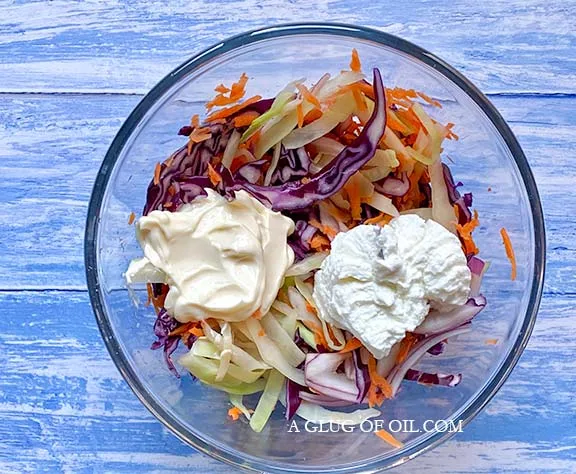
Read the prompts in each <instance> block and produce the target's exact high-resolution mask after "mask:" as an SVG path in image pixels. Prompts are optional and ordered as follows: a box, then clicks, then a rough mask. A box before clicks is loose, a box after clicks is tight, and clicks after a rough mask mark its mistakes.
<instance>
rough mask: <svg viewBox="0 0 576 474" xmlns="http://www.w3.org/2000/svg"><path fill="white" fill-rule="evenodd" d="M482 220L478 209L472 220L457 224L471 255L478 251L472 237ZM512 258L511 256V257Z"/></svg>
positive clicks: (465, 250)
mask: <svg viewBox="0 0 576 474" xmlns="http://www.w3.org/2000/svg"><path fill="white" fill-rule="evenodd" d="M479 223H480V222H479V221H478V211H476V210H475V211H474V217H473V218H472V220H471V221H470V222H468V223H466V224H464V225H460V224H457V225H456V230H457V231H458V235H459V236H460V238H461V239H462V241H463V245H462V246H463V248H464V253H465V254H467V255H469V254H472V255H476V254H477V253H478V247H476V244H475V243H474V240H473V239H472V232H473V231H474V229H475V228H476V227H478V224H479ZM500 233H501V234H502V231H500ZM502 239H504V235H502ZM504 245H506V243H504ZM509 258H510V257H509ZM515 277H516V275H515V274H514V278H515Z"/></svg>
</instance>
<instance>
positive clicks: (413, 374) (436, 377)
mask: <svg viewBox="0 0 576 474" xmlns="http://www.w3.org/2000/svg"><path fill="white" fill-rule="evenodd" d="M404 380H411V381H413V382H418V383H422V384H426V385H442V386H444V387H455V386H456V385H458V384H459V383H460V382H461V381H462V374H431V373H429V372H422V371H420V370H414V369H408V371H407V372H406V375H404Z"/></svg>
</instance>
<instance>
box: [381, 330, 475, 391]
mask: <svg viewBox="0 0 576 474" xmlns="http://www.w3.org/2000/svg"><path fill="white" fill-rule="evenodd" d="M469 330H470V323H466V324H462V325H461V326H459V327H457V328H455V329H451V330H449V331H444V332H441V333H440V334H434V335H431V336H428V337H426V338H424V339H422V340H421V341H420V342H418V343H417V344H416V345H415V346H414V347H413V348H412V349H411V350H410V352H409V353H408V356H407V357H406V359H404V362H402V363H401V364H399V365H397V366H396V367H394V369H392V372H391V373H390V374H389V375H388V381H389V383H390V385H391V387H392V395H396V393H397V392H398V389H399V388H400V384H401V383H402V380H403V379H404V377H405V375H406V373H407V372H408V370H410V369H411V368H412V367H414V366H415V365H416V363H417V362H418V361H419V360H420V359H421V358H422V357H423V356H424V355H426V353H427V352H428V350H429V349H431V348H432V347H434V346H435V345H436V344H438V343H439V342H442V341H443V340H445V339H448V338H450V337H453V336H458V335H459V334H464V333H466V332H468V331H469Z"/></svg>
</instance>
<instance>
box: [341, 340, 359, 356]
mask: <svg viewBox="0 0 576 474" xmlns="http://www.w3.org/2000/svg"><path fill="white" fill-rule="evenodd" d="M360 347H362V343H361V342H360V339H357V338H355V337H353V338H352V339H350V340H349V341H348V342H346V345H345V346H344V348H343V349H341V350H339V351H338V352H339V353H340V354H345V353H346V352H352V351H354V350H356V349H358V348H360Z"/></svg>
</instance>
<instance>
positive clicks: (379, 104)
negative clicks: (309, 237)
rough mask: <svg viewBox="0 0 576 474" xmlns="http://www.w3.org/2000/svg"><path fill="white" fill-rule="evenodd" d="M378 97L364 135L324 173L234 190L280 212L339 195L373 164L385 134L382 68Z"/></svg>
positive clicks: (376, 81) (377, 80)
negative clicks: (353, 179)
mask: <svg viewBox="0 0 576 474" xmlns="http://www.w3.org/2000/svg"><path fill="white" fill-rule="evenodd" d="M374 95H375V105H374V112H373V113H372V116H371V117H370V119H369V120H368V122H367V123H366V126H365V127H364V128H363V129H362V132H361V133H360V135H359V136H358V137H357V138H356V139H355V140H354V142H353V143H352V144H351V145H350V146H347V147H346V148H344V149H343V150H342V151H341V152H340V153H339V154H338V155H337V156H336V158H334V160H332V162H330V164H329V165H327V166H326V167H325V168H324V169H323V170H322V171H321V172H319V173H318V174H316V175H314V176H313V177H312V178H310V179H309V180H307V181H305V182H302V181H300V182H289V183H285V184H283V185H281V186H257V185H252V184H246V183H239V184H237V185H236V186H234V188H233V189H234V190H240V189H245V190H246V191H248V192H249V193H251V194H252V195H253V196H254V197H255V198H256V199H258V200H259V201H260V202H264V203H265V202H267V203H269V205H270V207H271V208H272V209H274V210H276V211H290V210H296V209H304V208H307V207H310V206H311V205H312V204H314V203H315V202H316V201H319V200H322V199H326V198H328V197H330V196H332V195H333V194H335V193H337V192H338V191H339V190H340V189H341V188H342V186H344V184H345V183H346V182H347V181H348V179H349V178H350V177H351V176H352V175H353V174H354V173H356V172H357V171H358V170H359V169H360V168H362V166H364V165H365V164H366V163H367V162H368V161H370V159H371V158H372V157H373V156H374V153H375V152H376V149H377V147H378V143H379V142H380V139H381V138H382V136H383V135H384V130H385V128H386V96H385V93H384V85H383V84H382V77H381V75H380V71H379V70H378V69H374Z"/></svg>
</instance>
